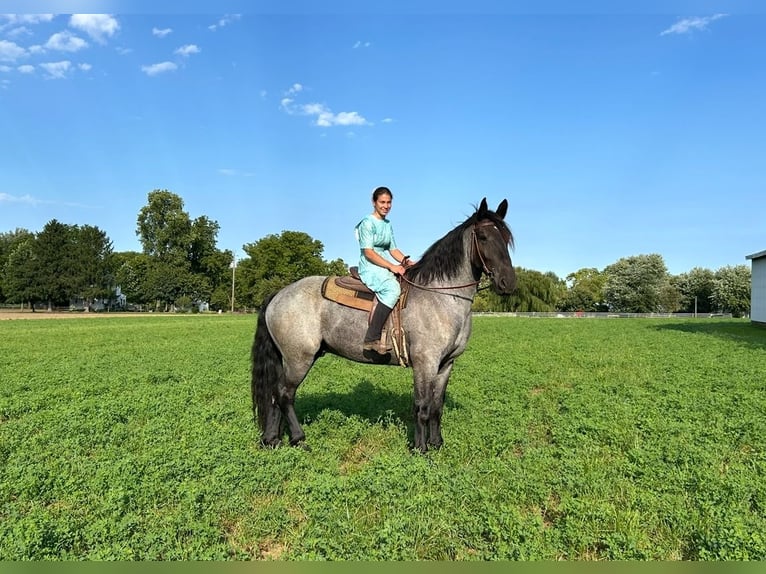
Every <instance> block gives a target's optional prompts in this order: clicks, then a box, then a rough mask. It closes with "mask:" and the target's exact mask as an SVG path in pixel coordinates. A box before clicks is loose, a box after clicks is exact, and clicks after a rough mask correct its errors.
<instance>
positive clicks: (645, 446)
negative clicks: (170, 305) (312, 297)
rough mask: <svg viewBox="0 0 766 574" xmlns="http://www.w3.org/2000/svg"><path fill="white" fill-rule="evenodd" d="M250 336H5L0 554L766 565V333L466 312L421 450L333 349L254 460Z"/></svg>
mask: <svg viewBox="0 0 766 574" xmlns="http://www.w3.org/2000/svg"><path fill="white" fill-rule="evenodd" d="M254 324H255V318H254V317H252V316H250V317H248V316H230V315H222V316H157V317H135V318H132V317H119V318H103V317H102V318H100V320H98V321H88V320H84V321H83V320H81V321H63V320H38V321H24V320H16V321H0V560H21V559H110V560H111V559H122V560H126V559H152V560H167V559H250V558H257V559H282V560H297V559H302V560H305V559H331V560H340V559H343V560H347V559H349V560H350V559H372V560H398V559H404V560H419V559H439V560H444V559H454V560H498V559H529V560H555V559H565V560H591V559H593V560H596V559H619V560H658V559H662V560H681V559H692V560H713V559H717V560H728V559H758V560H764V559H766V476H765V475H766V330H763V329H758V328H755V327H752V326H750V325H749V323H748V322H746V321H740V320H712V321H708V320H704V321H703V320H698V321H693V320H687V321H681V320H674V319H667V320H649V319H637V320H620V319H614V320H587V319H521V318H503V317H485V316H480V317H477V318H475V320H474V334H473V337H472V339H471V342H470V345H469V348H468V350H467V351H466V353H465V355H463V356H462V357H461V358H460V359H459V360H458V361H457V363H456V366H455V370H454V372H453V376H452V380H451V383H450V386H449V388H448V390H447V405H446V408H445V415H444V420H443V431H444V438H445V446H444V448H442V449H441V450H440V451H437V452H430V453H428V454H427V455H425V456H423V455H415V454H412V453H411V452H410V450H409V442H410V440H411V438H412V425H411V422H410V417H411V414H410V413H411V393H412V388H411V387H412V385H411V372H410V371H409V370H405V369H401V368H393V367H375V366H363V365H357V364H353V363H350V362H347V361H345V360H342V359H338V358H336V357H331V356H326V357H323V358H321V359H320V360H319V362H318V363H317V366H316V367H315V369H314V370H313V371H312V372H311V373H310V375H309V378H308V379H307V380H306V382H305V383H304V384H303V386H302V387H301V388H300V389H299V391H298V398H297V402H296V410H297V412H298V415H299V417H300V418H301V420H303V421H305V422H306V424H305V427H304V428H305V430H306V434H307V441H308V443H309V445H310V446H311V447H312V450H311V451H309V452H307V451H304V450H299V449H291V448H282V449H278V450H274V451H267V450H261V449H258V448H257V447H256V441H257V432H256V428H255V426H254V424H253V422H252V412H251V405H250V389H249V351H250V345H251V342H252V336H253V329H254Z"/></svg>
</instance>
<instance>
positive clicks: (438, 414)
mask: <svg viewBox="0 0 766 574" xmlns="http://www.w3.org/2000/svg"><path fill="white" fill-rule="evenodd" d="M453 364H454V361H449V362H448V363H446V364H445V365H443V366H442V368H441V369H439V373H438V374H437V375H436V380H435V381H434V384H433V388H432V391H431V409H430V413H429V414H430V417H429V419H428V444H429V445H430V446H432V447H433V448H441V446H442V444H444V439H443V438H442V412H443V410H444V397H445V395H446V393H447V383H448V382H449V377H450V374H452V365H453Z"/></svg>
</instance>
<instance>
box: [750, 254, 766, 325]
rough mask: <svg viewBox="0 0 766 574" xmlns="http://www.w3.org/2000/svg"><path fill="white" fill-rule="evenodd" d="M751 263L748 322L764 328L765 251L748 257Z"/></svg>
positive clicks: (765, 298)
mask: <svg viewBox="0 0 766 574" xmlns="http://www.w3.org/2000/svg"><path fill="white" fill-rule="evenodd" d="M747 259H750V260H751V261H752V262H753V270H752V272H751V274H750V281H751V283H750V320H751V321H752V322H753V323H758V324H759V325H763V326H764V327H766V251H759V252H758V253H753V254H752V255H748V256H747Z"/></svg>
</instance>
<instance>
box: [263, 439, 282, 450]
mask: <svg viewBox="0 0 766 574" xmlns="http://www.w3.org/2000/svg"><path fill="white" fill-rule="evenodd" d="M260 446H261V448H262V449H265V450H273V449H275V448H279V447H280V446H282V441H281V440H279V439H273V440H270V441H266V440H261V445H260Z"/></svg>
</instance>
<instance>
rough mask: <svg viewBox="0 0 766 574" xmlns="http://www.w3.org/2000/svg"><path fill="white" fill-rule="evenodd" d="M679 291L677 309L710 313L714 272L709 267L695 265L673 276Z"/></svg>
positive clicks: (685, 311)
mask: <svg viewBox="0 0 766 574" xmlns="http://www.w3.org/2000/svg"><path fill="white" fill-rule="evenodd" d="M675 282H676V285H677V286H678V290H679V291H680V293H681V303H680V306H679V309H680V310H681V311H683V312H684V313H694V312H695V310H696V311H697V312H698V313H710V311H711V310H712V307H711V305H712V297H713V285H714V282H715V273H713V272H712V271H711V270H710V269H703V268H702V267H695V268H694V269H692V270H691V271H688V272H687V273H681V274H680V275H678V276H677V277H676V278H675Z"/></svg>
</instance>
